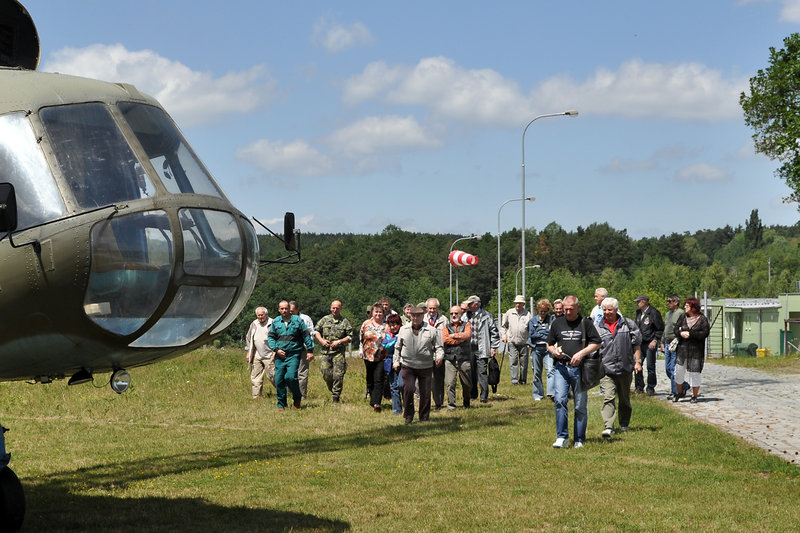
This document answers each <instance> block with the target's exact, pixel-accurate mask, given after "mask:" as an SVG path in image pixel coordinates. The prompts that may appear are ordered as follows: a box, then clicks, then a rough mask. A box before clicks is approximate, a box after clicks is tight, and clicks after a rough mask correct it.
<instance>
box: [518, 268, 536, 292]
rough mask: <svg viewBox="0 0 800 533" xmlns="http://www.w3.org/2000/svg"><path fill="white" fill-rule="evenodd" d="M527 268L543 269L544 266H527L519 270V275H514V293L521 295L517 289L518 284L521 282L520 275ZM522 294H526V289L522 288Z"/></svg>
mask: <svg viewBox="0 0 800 533" xmlns="http://www.w3.org/2000/svg"><path fill="white" fill-rule="evenodd" d="M527 268H542V266H541V265H529V266H526V267H525V268H519V269H517V273H516V275H514V292H515V293H517V294H519V289H518V288H517V282H518V281H519V273H520V272H521V271H522V270H525V269H527ZM522 292H523V293H524V292H525V287H523V288H522Z"/></svg>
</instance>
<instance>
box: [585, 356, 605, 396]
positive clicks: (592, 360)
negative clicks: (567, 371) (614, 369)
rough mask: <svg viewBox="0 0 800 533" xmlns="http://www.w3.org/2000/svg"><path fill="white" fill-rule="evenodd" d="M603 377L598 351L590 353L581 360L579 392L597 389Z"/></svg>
mask: <svg viewBox="0 0 800 533" xmlns="http://www.w3.org/2000/svg"><path fill="white" fill-rule="evenodd" d="M605 375H606V372H605V370H603V360H602V359H601V358H600V350H598V351H596V352H594V353H590V354H589V355H587V356H586V357H584V358H583V359H582V360H581V390H584V391H588V390H589V389H593V388H594V387H597V386H598V385H599V384H600V380H601V379H602V378H603V376H605Z"/></svg>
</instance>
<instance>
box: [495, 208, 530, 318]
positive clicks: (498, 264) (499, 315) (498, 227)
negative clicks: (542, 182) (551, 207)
mask: <svg viewBox="0 0 800 533" xmlns="http://www.w3.org/2000/svg"><path fill="white" fill-rule="evenodd" d="M523 200H526V201H528V202H532V201H534V200H536V198H534V197H533V196H528V197H526V198H512V199H511V200H506V201H505V202H503V205H501V206H500V209H498V210H497V323H498V324H499V323H500V321H501V320H502V319H503V318H502V316H503V315H502V313H503V311H502V309H503V308H502V307H500V211H502V210H503V208H504V207H505V206H506V204H507V203H510V202H521V201H523Z"/></svg>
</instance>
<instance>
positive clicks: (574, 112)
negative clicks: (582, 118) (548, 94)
mask: <svg viewBox="0 0 800 533" xmlns="http://www.w3.org/2000/svg"><path fill="white" fill-rule="evenodd" d="M564 114H565V115H567V116H568V117H577V116H578V110H577V109H570V110H569V111H564Z"/></svg>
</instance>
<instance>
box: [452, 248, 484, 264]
mask: <svg viewBox="0 0 800 533" xmlns="http://www.w3.org/2000/svg"><path fill="white" fill-rule="evenodd" d="M448 259H449V260H450V264H452V265H453V266H457V267H460V266H473V265H477V264H478V257H477V256H474V255H472V254H468V253H467V252H462V251H461V250H453V251H452V252H450V257H448Z"/></svg>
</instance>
